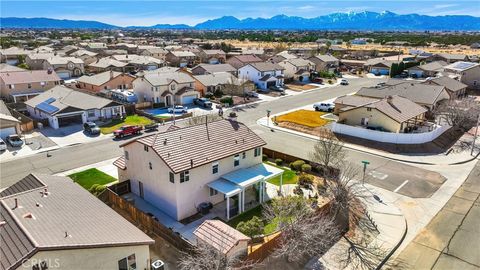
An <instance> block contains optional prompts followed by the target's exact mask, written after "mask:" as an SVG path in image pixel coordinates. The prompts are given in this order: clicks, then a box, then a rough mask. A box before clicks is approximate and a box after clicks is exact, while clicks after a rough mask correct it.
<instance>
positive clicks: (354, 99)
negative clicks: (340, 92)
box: [333, 95, 378, 115]
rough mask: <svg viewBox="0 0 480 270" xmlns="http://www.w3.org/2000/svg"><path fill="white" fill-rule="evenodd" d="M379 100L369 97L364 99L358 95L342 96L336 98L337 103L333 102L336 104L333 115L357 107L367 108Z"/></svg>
mask: <svg viewBox="0 0 480 270" xmlns="http://www.w3.org/2000/svg"><path fill="white" fill-rule="evenodd" d="M377 100H378V98H369V97H362V96H356V95H344V96H340V97H338V98H336V99H335V101H334V102H333V103H334V104H335V108H334V109H333V113H334V114H336V115H338V114H339V113H340V111H342V110H344V109H352V108H356V107H361V106H365V105H367V104H369V103H372V102H374V101H377Z"/></svg>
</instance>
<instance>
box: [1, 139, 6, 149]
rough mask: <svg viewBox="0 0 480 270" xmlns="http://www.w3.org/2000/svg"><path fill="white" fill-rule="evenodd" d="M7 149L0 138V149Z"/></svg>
mask: <svg viewBox="0 0 480 270" xmlns="http://www.w3.org/2000/svg"><path fill="white" fill-rule="evenodd" d="M5 150H7V144H6V143H5V142H4V141H3V140H2V139H1V138H0V151H5Z"/></svg>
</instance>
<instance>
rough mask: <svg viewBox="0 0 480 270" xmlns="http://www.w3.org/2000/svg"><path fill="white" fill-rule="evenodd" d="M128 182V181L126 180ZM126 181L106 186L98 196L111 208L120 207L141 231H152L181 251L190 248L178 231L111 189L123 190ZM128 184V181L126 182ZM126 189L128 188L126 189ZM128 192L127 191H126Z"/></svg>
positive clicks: (190, 245)
mask: <svg viewBox="0 0 480 270" xmlns="http://www.w3.org/2000/svg"><path fill="white" fill-rule="evenodd" d="M126 182H129V181H126ZM126 182H122V183H119V184H118V185H119V186H118V187H116V185H114V186H113V187H112V189H111V187H109V188H107V189H106V190H105V191H104V192H103V193H102V194H101V195H100V196H99V198H100V199H101V200H102V201H103V202H105V203H106V204H108V205H109V206H110V207H112V208H113V209H120V210H122V211H123V212H125V213H127V214H128V216H129V217H130V219H131V220H132V221H133V222H134V223H135V224H136V225H137V226H138V227H139V229H141V230H143V231H148V232H152V233H154V234H156V235H158V236H160V237H161V238H163V239H165V240H166V241H167V242H169V243H170V244H171V245H173V246H175V247H176V248H177V249H179V250H182V251H189V250H191V249H192V244H190V242H188V241H187V240H186V239H184V238H183V237H182V236H181V235H180V234H179V233H176V232H174V231H173V230H171V229H169V228H167V227H166V226H164V225H163V224H161V223H160V222H158V221H157V220H156V219H155V218H154V217H152V216H150V215H148V214H146V213H144V212H143V211H141V210H140V209H138V208H136V207H135V205H133V204H131V203H130V202H128V201H127V200H125V199H123V198H122V197H120V196H119V195H118V194H117V193H115V192H114V191H113V190H119V191H121V192H125V187H126V184H125V183H126ZM128 186H129V183H128ZM127 191H128V190H127ZM127 193H128V192H127Z"/></svg>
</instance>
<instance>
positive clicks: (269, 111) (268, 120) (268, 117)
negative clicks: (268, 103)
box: [267, 110, 272, 127]
mask: <svg viewBox="0 0 480 270" xmlns="http://www.w3.org/2000/svg"><path fill="white" fill-rule="evenodd" d="M271 112H272V111H271V110H267V127H270V113H271Z"/></svg>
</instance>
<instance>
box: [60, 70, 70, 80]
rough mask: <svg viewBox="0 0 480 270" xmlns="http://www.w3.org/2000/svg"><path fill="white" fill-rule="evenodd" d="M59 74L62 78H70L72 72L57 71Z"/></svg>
mask: <svg viewBox="0 0 480 270" xmlns="http://www.w3.org/2000/svg"><path fill="white" fill-rule="evenodd" d="M57 75H58V77H60V79H64V80H65V79H69V78H70V73H68V72H57Z"/></svg>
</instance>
